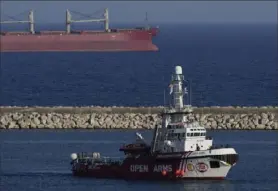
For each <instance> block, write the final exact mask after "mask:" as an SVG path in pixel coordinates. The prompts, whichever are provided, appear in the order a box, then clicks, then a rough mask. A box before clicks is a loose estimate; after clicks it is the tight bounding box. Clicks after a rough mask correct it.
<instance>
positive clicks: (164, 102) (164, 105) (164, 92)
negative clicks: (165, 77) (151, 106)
mask: <svg viewBox="0 0 278 191" xmlns="http://www.w3.org/2000/svg"><path fill="white" fill-rule="evenodd" d="M163 94H164V95H163V96H164V98H163V99H164V103H163V105H164V107H165V106H166V100H165V89H164V92H163Z"/></svg>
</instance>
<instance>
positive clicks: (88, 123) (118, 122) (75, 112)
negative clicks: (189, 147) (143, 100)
mask: <svg viewBox="0 0 278 191" xmlns="http://www.w3.org/2000/svg"><path fill="white" fill-rule="evenodd" d="M193 109H194V110H193V113H192V114H190V115H188V119H191V120H196V121H199V122H200V123H201V124H202V125H204V126H205V127H206V128H207V129H208V130H278V107H277V106H263V107H232V106H229V107H218V106H215V107H199V108H197V107H193ZM162 110H163V107H162V106H158V107H100V106H86V107H69V106H68V107H62V106H53V107H39V106H36V107H11V106H1V107H0V129H59V130H60V129H61V130H63V129H107V130H108V129H119V130H124V129H142V130H143V129H154V127H155V125H161V117H160V115H159V113H160V112H161V111H162Z"/></svg>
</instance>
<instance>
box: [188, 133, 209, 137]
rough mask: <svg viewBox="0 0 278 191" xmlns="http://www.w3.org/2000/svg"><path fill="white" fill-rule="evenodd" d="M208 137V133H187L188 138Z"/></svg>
mask: <svg viewBox="0 0 278 191" xmlns="http://www.w3.org/2000/svg"><path fill="white" fill-rule="evenodd" d="M197 136H206V133H187V137H197Z"/></svg>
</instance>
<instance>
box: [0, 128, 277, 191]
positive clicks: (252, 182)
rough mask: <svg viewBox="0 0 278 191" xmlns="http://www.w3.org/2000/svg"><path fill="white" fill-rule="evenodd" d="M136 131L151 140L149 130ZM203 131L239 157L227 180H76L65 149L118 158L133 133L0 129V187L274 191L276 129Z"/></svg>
mask: <svg viewBox="0 0 278 191" xmlns="http://www.w3.org/2000/svg"><path fill="white" fill-rule="evenodd" d="M141 133H142V135H143V136H144V137H145V138H146V139H147V140H148V141H150V140H151V136H152V133H151V131H141ZM208 133H209V135H210V136H213V137H214V142H215V143H216V144H230V145H232V146H233V147H234V148H235V149H236V151H237V152H238V153H239V155H240V160H239V162H238V163H237V165H236V166H234V167H233V168H232V170H231V171H230V173H229V174H228V177H227V180H224V181H182V182H175V183H173V182H158V181H155V182H147V181H124V180H105V179H98V180H97V179H93V178H77V177H73V176H72V175H71V172H70V154H71V153H73V152H81V151H83V152H86V151H88V152H94V151H96V152H101V154H102V155H106V156H113V157H120V156H122V154H121V153H120V152H119V151H118V149H119V147H120V146H121V144H122V143H125V142H131V141H133V140H134V138H135V131H132V130H128V131H121V130H106V131H101V130H97V131H94V130H77V131H74V130H71V131H54V130H53V131H52V130H30V131H28V130H24V131H1V132H0V140H1V188H2V190H3V191H42V190H44V191H54V190H55V191H56V190H57V191H61V190H63V191H66V190H67V191H79V190H87V191H101V190H102V191H128V190H138V191H140V190H161V191H166V190H167V191H168V190H178V191H181V190H182V191H184V190H190V191H193V190H194V191H199V190H213V191H214V190H223V191H230V190H231V191H232V190H239V191H241V190H269V191H275V190H278V189H277V188H278V187H277V182H278V173H277V169H278V165H277V151H278V146H277V137H278V132H270V131H218V132H213V131H209V132H208ZM2 190H1V191H2Z"/></svg>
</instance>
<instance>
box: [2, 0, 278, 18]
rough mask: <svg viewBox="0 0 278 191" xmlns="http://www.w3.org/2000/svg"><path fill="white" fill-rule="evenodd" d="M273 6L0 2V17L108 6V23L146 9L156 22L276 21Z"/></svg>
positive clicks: (258, 3)
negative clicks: (32, 12) (31, 12)
mask: <svg viewBox="0 0 278 191" xmlns="http://www.w3.org/2000/svg"><path fill="white" fill-rule="evenodd" d="M277 6H278V3H277V1H212V2H209V1H195V2H193V1H171V2H169V1H150V2H149V1H135V2H131V1H102V2H100V1H48V2H47V1H1V20H10V19H9V18H8V17H7V16H5V15H9V16H15V15H17V14H19V13H21V12H24V11H27V10H30V9H33V10H34V11H35V12H34V14H35V22H37V23H45V22H46V23H64V22H65V11H66V9H69V10H73V11H77V12H81V13H84V14H87V15H91V14H93V13H94V12H96V11H99V10H102V9H104V8H108V9H109V16H110V22H143V21H144V19H145V13H146V12H148V20H149V21H150V22H159V23H163V22H167V23H174V22H175V23H176V22H179V23H180V22H185V23H186V22H191V23H194V22H207V23H209V22H222V23H223V22H224V23H227V22H252V23H253V22H258V23H274V22H276V23H277ZM74 17H77V18H80V16H78V15H75V14H73V19H74ZM25 18H28V15H27V14H26V15H22V16H20V17H19V19H23V20H24V19H25Z"/></svg>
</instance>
